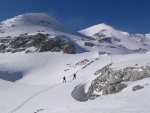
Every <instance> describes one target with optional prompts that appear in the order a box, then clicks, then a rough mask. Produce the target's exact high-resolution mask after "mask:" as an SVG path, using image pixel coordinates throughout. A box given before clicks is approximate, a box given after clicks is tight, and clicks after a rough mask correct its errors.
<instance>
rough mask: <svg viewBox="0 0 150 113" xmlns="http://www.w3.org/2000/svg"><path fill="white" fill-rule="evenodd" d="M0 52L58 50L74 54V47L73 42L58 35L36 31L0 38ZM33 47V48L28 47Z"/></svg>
mask: <svg viewBox="0 0 150 113" xmlns="http://www.w3.org/2000/svg"><path fill="white" fill-rule="evenodd" d="M0 43H2V44H0V52H1V53H5V52H12V53H15V52H22V51H25V52H26V53H31V52H35V51H39V52H46V51H51V52H60V51H63V52H64V53H69V54H75V53H76V51H75V50H76V48H75V46H74V45H73V44H70V43H67V44H66V42H63V41H61V40H60V39H59V37H56V36H55V37H54V36H53V37H50V35H48V34H42V33H38V34H35V35H28V34H27V33H25V34H21V35H20V36H19V37H15V38H11V37H5V38H1V39H0ZM31 47H34V48H36V49H35V50H33V51H32V49H30V50H29V49H28V48H31Z"/></svg>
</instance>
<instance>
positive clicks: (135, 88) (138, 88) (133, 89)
mask: <svg viewBox="0 0 150 113" xmlns="http://www.w3.org/2000/svg"><path fill="white" fill-rule="evenodd" d="M143 88H144V86H140V85H137V86H134V87H133V88H132V91H136V90H140V89H143Z"/></svg>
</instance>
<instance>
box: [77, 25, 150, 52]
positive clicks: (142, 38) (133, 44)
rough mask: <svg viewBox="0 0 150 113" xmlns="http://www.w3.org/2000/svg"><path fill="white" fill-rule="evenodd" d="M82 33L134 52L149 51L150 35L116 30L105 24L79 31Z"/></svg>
mask: <svg viewBox="0 0 150 113" xmlns="http://www.w3.org/2000/svg"><path fill="white" fill-rule="evenodd" d="M79 32H80V33H82V34H84V35H87V36H91V37H93V38H95V39H97V40H98V41H99V42H102V41H103V40H107V42H109V43H111V44H112V45H115V46H121V47H124V48H127V49H129V50H132V51H141V50H143V51H147V50H148V51H149V48H150V41H149V39H148V37H149V35H148V34H147V35H142V34H131V33H128V32H123V31H119V30H116V29H114V28H113V27H111V26H109V25H106V24H104V23H102V24H99V25H95V26H92V27H89V28H87V29H84V30H81V31H79Z"/></svg>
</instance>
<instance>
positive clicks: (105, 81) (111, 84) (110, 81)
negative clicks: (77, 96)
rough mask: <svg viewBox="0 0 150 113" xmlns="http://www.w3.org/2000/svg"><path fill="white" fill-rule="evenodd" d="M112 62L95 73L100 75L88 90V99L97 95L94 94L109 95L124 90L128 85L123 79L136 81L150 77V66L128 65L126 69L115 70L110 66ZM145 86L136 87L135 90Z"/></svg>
mask: <svg viewBox="0 0 150 113" xmlns="http://www.w3.org/2000/svg"><path fill="white" fill-rule="evenodd" d="M110 66H111V64H109V65H107V66H105V67H103V68H102V69H99V70H97V71H96V72H95V75H99V76H98V77H97V78H96V79H94V80H93V81H92V83H91V86H90V87H89V90H88V92H87V97H86V100H88V99H91V98H93V97H96V96H94V95H97V94H100V95H101V94H102V95H108V94H113V93H118V92H120V91H122V90H123V89H124V88H125V87H126V85H125V84H122V82H123V81H136V80H140V79H143V78H147V77H150V67H148V66H142V67H127V68H125V69H120V70H113V69H111V68H110ZM140 88H143V86H142V87H139V86H137V87H135V88H133V90H137V89H140Z"/></svg>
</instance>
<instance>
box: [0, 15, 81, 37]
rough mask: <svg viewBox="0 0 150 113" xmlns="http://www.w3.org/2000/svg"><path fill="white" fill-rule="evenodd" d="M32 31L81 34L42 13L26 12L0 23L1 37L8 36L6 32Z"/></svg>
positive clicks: (17, 33) (12, 34)
mask: <svg viewBox="0 0 150 113" xmlns="http://www.w3.org/2000/svg"><path fill="white" fill-rule="evenodd" d="M14 32H15V33H14ZM34 32H50V33H53V34H55V33H56V32H58V33H59V34H61V33H62V34H63V33H64V35H65V33H67V34H71V35H81V34H79V33H78V32H76V31H73V30H71V29H68V28H67V27H65V26H64V25H63V24H61V23H60V22H58V21H56V20H55V19H53V18H51V17H50V16H48V15H46V14H42V13H27V14H23V15H19V16H16V17H14V18H11V19H8V20H5V21H3V22H1V23H0V33H2V34H1V37H2V36H8V35H6V34H9V35H11V36H19V35H20V34H23V33H34Z"/></svg>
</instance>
